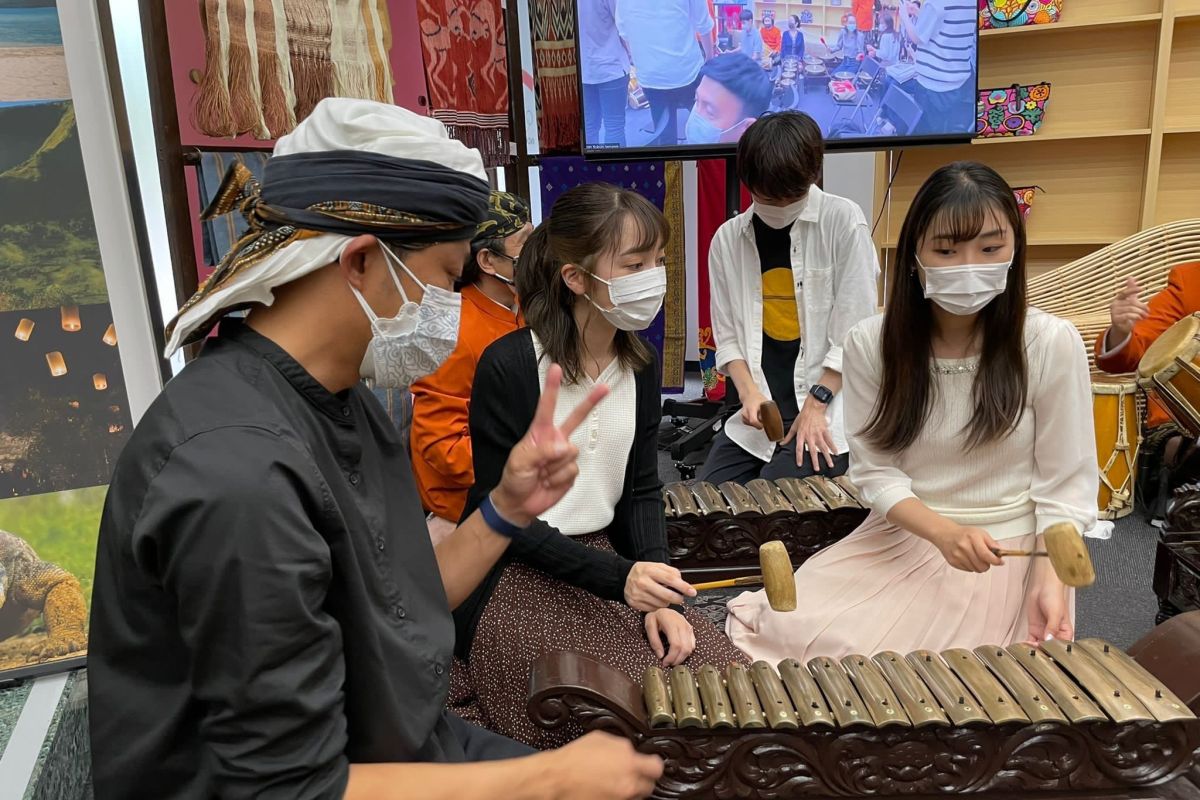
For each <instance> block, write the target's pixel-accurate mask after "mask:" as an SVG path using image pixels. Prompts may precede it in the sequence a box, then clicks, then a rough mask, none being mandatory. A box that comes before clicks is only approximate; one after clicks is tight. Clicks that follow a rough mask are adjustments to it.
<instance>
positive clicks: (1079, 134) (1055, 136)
mask: <svg viewBox="0 0 1200 800" xmlns="http://www.w3.org/2000/svg"><path fill="white" fill-rule="evenodd" d="M1050 101H1051V102H1053V101H1054V93H1053V90H1052V91H1051V93H1050ZM1047 116H1049V113H1047ZM1149 135H1150V129H1149V128H1122V129H1120V130H1103V129H1099V128H1094V129H1091V130H1088V129H1079V130H1071V129H1070V128H1066V129H1059V130H1049V131H1047V130H1046V126H1043V127H1042V128H1041V129H1040V130H1038V132H1037V133H1035V134H1034V135H1033V136H996V137H994V138H990V139H973V140H972V141H971V144H973V145H992V144H1017V143H1032V142H1053V141H1062V140H1063V139H1107V138H1111V137H1118V136H1149Z"/></svg>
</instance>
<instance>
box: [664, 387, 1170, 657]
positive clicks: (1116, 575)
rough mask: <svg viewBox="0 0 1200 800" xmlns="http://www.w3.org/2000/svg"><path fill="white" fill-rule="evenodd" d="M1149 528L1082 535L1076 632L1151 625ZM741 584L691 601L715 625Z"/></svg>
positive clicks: (1127, 641)
mask: <svg viewBox="0 0 1200 800" xmlns="http://www.w3.org/2000/svg"><path fill="white" fill-rule="evenodd" d="M689 379H690V380H689V382H688V386H687V391H686V392H685V393H684V394H683V395H673V396H675V397H684V398H694V397H696V396H698V394H699V381H698V380H697V379H691V376H689ZM659 474H660V475H661V476H662V479H663V480H664V481H667V482H670V481H677V480H679V479H680V478H679V473H678V472H677V471H676V469H675V467H674V465H673V464H672V462H671V458H670V456H669V454H667V453H665V452H662V451H660V452H659ZM1156 536H1157V531H1156V529H1155V528H1153V527H1151V526H1150V525H1149V523H1148V522H1147V521H1146V520H1145V519H1144V518H1143V517H1142V516H1141V515H1139V514H1132V515H1130V516H1128V517H1125V518H1124V519H1120V520H1117V522H1116V529H1115V530H1114V531H1113V535H1112V538H1110V539H1107V540H1098V539H1088V540H1087V543H1088V549H1089V550H1090V551H1091V554H1092V561H1093V563H1094V564H1095V567H1096V582H1095V583H1094V584H1093V585H1092V586H1089V587H1087V588H1086V589H1080V590H1079V592H1078V594H1077V595H1076V614H1075V627H1076V636H1077V637H1079V638H1084V637H1089V636H1097V637H1101V638H1104V639H1107V640H1108V641H1110V642H1112V643H1113V644H1115V645H1117V646H1119V647H1129V645H1131V644H1133V643H1134V642H1136V641H1137V640H1138V639H1139V638H1141V637H1142V636H1143V635H1144V634H1145V633H1146V632H1148V631H1149V630H1150V629H1151V628H1153V627H1154V615H1155V613H1156V612H1157V611H1158V604H1157V601H1156V600H1155V597H1154V591H1153V589H1152V588H1151V577H1152V575H1153V571H1154V543H1155V539H1156ZM741 591H742V590H740V589H734V590H714V591H709V592H705V593H704V594H703V596H701V597H699V598H697V600H696V605H697V607H698V608H699V610H701V611H703V612H704V613H705V615H706V616H708V617H709V618H710V619H712V621H713V622H714V623H716V624H717V625H718V627H721V628H724V622H725V602H726V601H727V600H728V599H729V597H731V596H733V595H735V594H738V593H740V592H741Z"/></svg>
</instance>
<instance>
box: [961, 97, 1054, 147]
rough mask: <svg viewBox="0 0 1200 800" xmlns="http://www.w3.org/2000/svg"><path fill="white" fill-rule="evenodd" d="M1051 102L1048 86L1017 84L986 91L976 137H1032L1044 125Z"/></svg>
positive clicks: (977, 119) (976, 128)
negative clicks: (1047, 107) (1048, 104)
mask: <svg viewBox="0 0 1200 800" xmlns="http://www.w3.org/2000/svg"><path fill="white" fill-rule="evenodd" d="M1049 100H1050V84H1048V83H1037V84H1033V85H1032V86H1021V85H1020V84H1016V83H1014V84H1013V85H1012V86H1009V87H1008V88H1006V89H983V90H981V91H980V92H979V105H978V109H977V114H976V120H975V135H976V136H978V137H979V138H981V139H989V138H992V137H996V136H1032V135H1033V134H1034V133H1035V132H1036V131H1037V129H1038V128H1040V127H1041V126H1042V120H1043V119H1044V118H1045V116H1046V103H1047V102H1049Z"/></svg>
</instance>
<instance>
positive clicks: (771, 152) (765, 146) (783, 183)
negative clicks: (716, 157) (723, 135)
mask: <svg viewBox="0 0 1200 800" xmlns="http://www.w3.org/2000/svg"><path fill="white" fill-rule="evenodd" d="M824 158H825V141H824V139H823V137H822V136H821V126H820V125H818V124H817V123H816V121H814V120H813V118H812V117H810V116H809V115H808V114H805V113H803V112H801V111H783V112H781V113H778V114H770V115H768V116H765V117H760V118H759V119H758V120H757V121H756V122H755V123H754V124H753V125H751V126H750V127H749V128H747V129H746V132H745V133H743V134H742V138H741V139H740V140H739V141H738V148H737V171H738V178H740V179H741V181H742V183H743V184H745V186H746V188H747V189H749V190H750V191H751V192H752V193H754V194H756V195H758V196H759V197H762V198H765V199H767V200H788V199H795V198H797V197H800V196H801V195H803V194H804V193H805V192H807V191H808V190H809V187H811V186H812V185H813V184H814V183H816V182H817V180H818V179H819V178H820V177H821V165H822V162H823V161H824Z"/></svg>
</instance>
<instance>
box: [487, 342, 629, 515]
mask: <svg viewBox="0 0 1200 800" xmlns="http://www.w3.org/2000/svg"><path fill="white" fill-rule="evenodd" d="M561 385H562V368H561V367H559V366H558V365H557V364H551V365H550V371H549V372H548V373H547V375H546V388H545V389H543V390H542V396H541V399H540V400H538V406H537V411H536V413H534V415H533V422H532V423H530V425H529V430H528V431H526V432H525V436H524V437H522V439H521V441H519V442H517V444H516V446H515V447H513V449H512V452H511V453H509V454H508V462H507V463H506V464H505V465H504V474H503V475H501V476H500V485H499V486H497V487H496V488H495V490H494V491H493V492H492V503H493V504H494V505H495V507H496V511H498V512H499V513H500V516H502V517H503V518H504V519H506V520H508V521H509V522H511V523H512V524H514V525H520V526H522V527H524V526H526V525H528V524H529V523H531V522H533V520H534V519H536V518H537V516H538V515H539V514H542V513H543V512H545V511H547V510H549V509H550V508H553V507H554V504H555V503H557V502H558V501H559V500H561V499H562V498H563V496H564V495H565V494H566V493H567V492H568V491H569V490H570V488H571V487H572V486H573V485H574V484H575V476H576V475H578V474H579V467H578V465H577V464H576V463H575V460H576V458H577V457H578V455H579V448H577V447H575V445H573V444H571V433H572V432H573V431H574V430H575V429H576V428H578V427H579V424H580V423H581V422H583V421H584V420H585V419H587V417H588V415H589V414H591V413H592V410H593V409H594V408H595V407H596V405H597V404H598V403H599V402H600V401H601V400H603V399H604V398H605V397H606V396H607V395H608V387H607V386H604V385H598V386H596V387H595V388H593V389H592V391H591V393H590V394H588V396H587V399H585V400H584V401H583V402H582V403H580V404H579V405H577V406H576V407H575V409H574V410H573V411H572V412H571V414H570V416H568V417H567V418H566V420H564V421H563V424H562V425H558V426H556V425H555V424H554V408H555V405H556V404H557V403H558V389H559V387H560V386H561Z"/></svg>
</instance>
